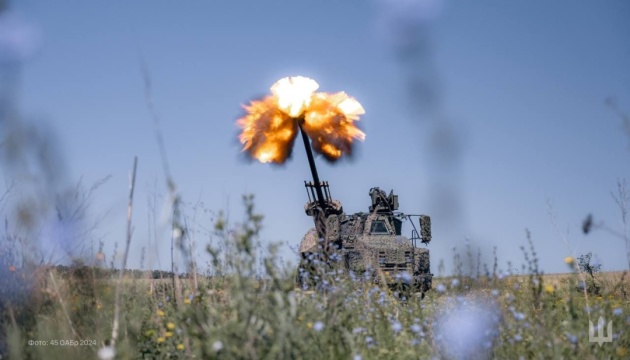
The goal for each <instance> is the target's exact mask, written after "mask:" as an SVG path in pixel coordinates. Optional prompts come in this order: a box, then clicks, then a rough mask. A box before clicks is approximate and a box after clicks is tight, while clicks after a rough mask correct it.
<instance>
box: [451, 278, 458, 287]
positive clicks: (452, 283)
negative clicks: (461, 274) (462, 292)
mask: <svg viewBox="0 0 630 360" xmlns="http://www.w3.org/2000/svg"><path fill="white" fill-rule="evenodd" d="M457 285H459V279H453V280H451V286H453V287H455V286H457Z"/></svg>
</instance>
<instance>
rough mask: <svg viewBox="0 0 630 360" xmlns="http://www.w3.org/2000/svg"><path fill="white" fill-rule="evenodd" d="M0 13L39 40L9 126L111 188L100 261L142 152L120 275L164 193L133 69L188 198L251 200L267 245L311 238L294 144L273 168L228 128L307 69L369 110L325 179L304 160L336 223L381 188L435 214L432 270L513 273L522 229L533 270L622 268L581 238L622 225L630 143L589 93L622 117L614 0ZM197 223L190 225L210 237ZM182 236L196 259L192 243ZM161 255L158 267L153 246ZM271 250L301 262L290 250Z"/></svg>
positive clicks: (625, 33) (627, 50) (156, 5)
mask: <svg viewBox="0 0 630 360" xmlns="http://www.w3.org/2000/svg"><path fill="white" fill-rule="evenodd" d="M11 5H12V10H14V11H15V12H16V13H19V15H20V17H21V19H23V20H24V21H26V22H28V23H30V24H32V25H33V26H35V27H37V28H38V29H39V32H40V34H41V45H40V47H39V50H38V51H37V53H36V54H35V55H33V56H32V57H30V58H29V59H28V60H27V61H25V62H24V64H23V65H22V71H21V73H20V75H21V76H20V86H19V93H18V105H19V109H20V111H21V113H22V114H23V115H24V116H25V118H26V119H29V121H33V122H35V123H36V124H42V125H41V126H43V125H44V124H45V125H46V126H49V127H50V128H51V129H53V130H54V132H55V133H56V135H57V136H58V142H59V144H60V153H61V154H62V156H63V161H64V163H65V164H66V169H67V176H66V177H65V181H66V182H67V184H73V183H75V182H76V181H77V180H78V179H79V178H80V177H83V179H84V182H85V183H86V184H88V185H89V184H91V183H93V182H95V181H97V180H98V179H100V178H103V177H105V176H108V175H111V176H112V177H111V179H110V180H109V181H107V182H106V183H105V184H104V185H103V186H102V187H100V188H99V189H98V190H97V192H96V193H95V198H94V200H93V206H92V207H91V212H92V216H98V215H99V214H105V217H104V220H103V221H102V222H101V223H100V225H99V227H98V228H97V229H96V230H95V233H96V236H98V237H101V238H102V239H103V241H105V242H106V244H107V245H106V248H105V250H106V253H108V254H111V253H112V252H113V247H114V245H113V244H114V243H115V242H118V245H119V248H120V247H122V244H123V242H124V233H125V221H126V220H125V218H126V202H127V191H128V173H129V170H130V168H131V164H132V160H133V156H135V155H137V156H138V157H139V167H138V179H137V185H138V187H137V189H136V190H137V192H136V198H135V201H136V203H135V209H134V210H135V214H134V219H135V220H134V224H135V232H134V239H133V243H132V253H131V255H130V266H132V267H137V266H139V254H140V249H141V248H142V247H143V246H147V245H148V241H147V238H148V232H149V230H148V229H149V228H150V225H149V223H148V220H147V219H148V214H149V212H150V211H149V209H148V205H147V203H148V199H149V198H151V197H152V196H154V194H155V193H156V192H157V193H158V194H161V195H165V194H166V190H165V186H164V175H163V172H162V168H161V165H160V158H159V151H158V148H157V144H156V141H155V137H154V133H153V127H152V122H151V117H150V116H149V113H148V111H147V106H146V104H145V98H144V83H143V78H142V72H141V69H140V58H141V57H142V58H143V59H144V60H145V62H146V66H147V69H148V71H149V73H150V76H151V79H152V90H153V100H154V104H155V109H156V111H157V113H158V114H159V116H160V119H161V122H162V128H163V131H164V138H165V145H166V149H167V154H168V161H169V163H170V166H171V171H172V173H173V176H174V179H175V181H176V183H177V185H178V188H179V189H180V190H181V193H182V196H183V198H184V201H185V202H187V203H197V202H203V204H204V206H205V208H207V209H209V210H213V211H217V210H219V209H226V208H227V209H228V210H229V211H230V214H231V216H232V219H237V218H238V216H239V215H240V213H241V210H242V208H241V207H240V205H239V202H240V196H241V194H244V193H254V194H255V195H256V205H257V207H258V209H259V210H260V211H261V212H262V213H264V215H265V222H264V226H265V228H264V231H263V234H262V241H263V243H267V242H271V241H283V242H285V243H287V244H290V245H291V246H293V247H297V245H298V244H299V241H300V239H301V238H302V236H303V235H304V233H305V232H306V231H307V230H308V229H309V228H310V227H311V226H312V221H311V219H310V218H308V217H307V216H306V215H305V214H304V212H303V206H304V204H305V202H306V200H307V198H306V194H305V191H304V188H303V181H304V180H307V179H309V178H310V172H309V168H308V164H307V162H306V156H305V155H304V150H303V149H302V148H301V147H299V146H298V147H296V149H295V151H294V157H293V159H292V160H290V161H289V163H288V164H287V165H286V166H285V167H283V168H275V167H270V166H268V165H264V164H258V163H251V164H248V163H246V162H243V161H241V158H240V149H239V146H238V144H237V141H236V140H235V138H236V134H237V128H236V126H235V120H236V119H237V118H238V117H239V115H241V108H240V106H241V104H244V103H246V102H247V101H248V100H249V99H251V98H254V97H257V96H260V95H262V94H266V93H267V92H268V89H269V86H271V84H273V83H274V82H275V81H276V80H278V79H280V78H281V77H284V76H291V75H303V76H308V77H312V78H314V79H316V80H317V81H318V83H319V84H320V90H322V91H331V92H333V91H341V90H344V91H346V92H347V93H349V94H350V95H352V96H354V97H356V98H357V99H358V100H359V101H360V102H361V103H362V104H363V106H364V108H365V110H366V115H365V116H364V117H363V118H362V120H361V122H360V125H361V127H362V129H363V130H364V131H365V132H366V134H367V137H366V140H365V142H363V143H362V144H361V145H360V147H359V154H358V156H357V157H356V158H355V159H354V160H353V161H345V162H342V163H340V164H337V165H335V166H331V165H328V164H326V163H325V162H324V161H323V160H322V159H318V160H317V163H318V167H319V172H320V177H321V178H322V179H325V180H328V181H329V182H330V184H331V191H332V194H333V197H335V198H338V199H339V200H341V201H342V203H343V204H344V208H345V210H346V212H357V211H366V210H367V207H368V205H369V198H368V191H369V189H370V187H373V186H379V187H381V188H384V189H385V190H386V191H389V189H392V188H393V189H395V191H396V192H397V193H398V194H399V196H400V204H401V208H400V210H401V211H403V212H408V213H426V214H429V215H432V219H433V226H434V229H433V242H432V243H431V244H430V246H429V248H430V249H431V251H432V261H433V271H434V272H437V264H438V262H439V260H440V259H443V260H444V261H445V264H446V266H447V268H451V267H452V248H453V247H454V246H456V247H457V248H458V249H460V250H463V247H464V244H465V239H469V240H470V244H471V245H472V246H474V247H477V246H480V247H481V248H482V251H483V253H484V261H486V262H491V261H492V259H491V257H492V248H493V247H494V246H497V247H498V255H499V262H500V267H502V268H503V269H505V268H506V265H505V264H506V262H507V261H512V263H514V264H517V266H518V267H520V264H522V263H523V262H524V259H523V256H522V253H521V251H520V249H519V247H520V246H522V245H526V237H525V229H526V228H527V229H529V230H530V231H531V234H532V239H533V242H534V245H535V246H536V249H537V253H538V256H539V260H540V264H541V267H542V268H543V269H544V270H545V271H546V272H562V271H565V270H566V266H565V264H564V263H563V258H564V257H565V256H569V255H576V254H578V255H579V254H582V253H585V252H589V251H592V252H593V253H594V254H595V256H596V257H597V258H598V259H599V261H601V263H602V264H603V266H604V269H607V270H616V269H623V268H627V266H628V263H627V260H626V257H625V246H624V245H623V243H622V242H621V241H620V240H618V239H616V238H614V237H613V236H611V235H609V234H607V233H606V232H604V231H601V230H600V231H595V232H594V233H592V234H589V235H588V236H584V235H583V234H582V233H581V230H580V229H581V222H582V220H583V219H584V218H585V217H586V215H587V214H588V213H592V214H593V215H594V218H595V222H596V223H599V222H601V221H603V222H604V223H605V224H606V225H608V226H610V227H611V228H614V229H616V230H618V231H622V230H621V228H620V220H619V219H620V215H619V211H618V210H617V208H616V206H615V203H614V201H613V199H612V198H611V195H610V193H611V192H612V191H614V190H615V188H616V182H617V180H618V179H620V178H628V179H630V167H629V164H630V138H628V137H627V136H625V134H624V132H623V127H622V121H621V119H620V117H619V116H618V115H617V114H616V113H615V111H613V110H612V109H611V108H610V107H608V106H606V105H605V99H606V98H608V97H612V98H614V99H616V102H617V104H618V106H619V108H620V109H621V110H624V109H625V111H626V112H628V111H630V67H629V66H628V64H630V41H628V39H630V21H628V19H630V2H628V1H625V0H609V1H601V2H600V1H597V2H596V1H568V0H564V1H560V0H556V1H542V0H536V1H438V0H431V1H429V0H425V1H420V0H400V1H394V0H391V1H386V0H381V1H359V0H344V1H332V0H323V1H322V0H318V1H315V0H294V1H287V0H265V1H236V0H232V1H227V0H224V1H219V0H216V1H186V2H175V1H155V0H152V1H148V0H146V1H145V0H135V1H125V2H122V1H121V2H111V1H61V2H59V1H55V2H52V1H46V2H44V1H35V0H24V1H14V2H12V4H11ZM38 126H40V125H38ZM296 144H297V145H300V144H299V143H296ZM2 171H5V170H4V169H2ZM6 176H11V175H10V174H9V175H5V177H6ZM549 203H551V204H553V205H552V207H553V212H554V213H555V214H556V216H557V217H556V219H557V225H558V228H559V229H560V232H561V233H562V234H564V235H567V234H568V235H567V239H568V242H569V244H568V246H567V244H565V242H564V241H563V237H562V236H561V235H560V234H559V233H558V232H557V231H556V230H555V229H554V226H553V225H552V223H551V218H550V215H549V205H548V204H549ZM158 207H159V208H161V207H162V204H161V203H160V204H158ZM187 209H188V210H187V211H188V214H189V215H190V216H191V217H192V214H193V213H192V207H191V206H188V207H187ZM158 212H159V210H158ZM237 214H238V215H237ZM207 219H208V216H207V215H206V214H202V213H199V214H198V215H197V221H198V222H199V223H201V224H202V225H203V226H206V227H209V226H210V223H209V220H207ZM46 241H54V240H50V239H48V240H46ZM196 241H197V242H198V243H199V251H200V252H203V248H204V247H203V246H201V244H203V243H204V242H205V241H206V238H205V237H203V235H202V234H201V233H200V234H199V235H198V238H197V239H196ZM158 249H159V252H160V258H161V265H162V267H163V268H168V265H167V264H168V261H166V259H168V256H169V251H170V250H169V249H170V244H169V240H168V239H167V238H166V237H165V236H164V237H162V239H161V240H160V244H159V246H158ZM282 254H283V257H284V258H285V260H287V261H295V260H296V259H297V257H296V255H295V254H294V253H293V252H292V251H291V250H290V249H289V246H288V245H287V246H285V247H284V250H283V251H282ZM155 266H157V265H155Z"/></svg>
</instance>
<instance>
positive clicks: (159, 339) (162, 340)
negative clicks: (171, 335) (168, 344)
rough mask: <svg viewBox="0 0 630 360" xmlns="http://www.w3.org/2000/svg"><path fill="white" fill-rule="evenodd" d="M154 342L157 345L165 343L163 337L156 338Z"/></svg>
mask: <svg viewBox="0 0 630 360" xmlns="http://www.w3.org/2000/svg"><path fill="white" fill-rule="evenodd" d="M155 341H157V342H158V344H159V343H163V342H165V341H166V339H164V338H163V337H161V336H160V337H159V338H157V339H156V340H155Z"/></svg>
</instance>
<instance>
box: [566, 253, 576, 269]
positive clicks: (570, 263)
mask: <svg viewBox="0 0 630 360" xmlns="http://www.w3.org/2000/svg"><path fill="white" fill-rule="evenodd" d="M564 263H565V264H567V265H569V266H571V267H573V264H574V263H575V259H574V258H573V256H568V257H565V258H564Z"/></svg>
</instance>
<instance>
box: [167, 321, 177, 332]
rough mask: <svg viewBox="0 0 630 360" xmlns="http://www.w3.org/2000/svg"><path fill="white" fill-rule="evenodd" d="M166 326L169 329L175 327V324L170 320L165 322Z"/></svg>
mask: <svg viewBox="0 0 630 360" xmlns="http://www.w3.org/2000/svg"><path fill="white" fill-rule="evenodd" d="M166 328H167V329H169V330H173V329H175V324H173V323H172V322H169V323H168V324H166Z"/></svg>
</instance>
